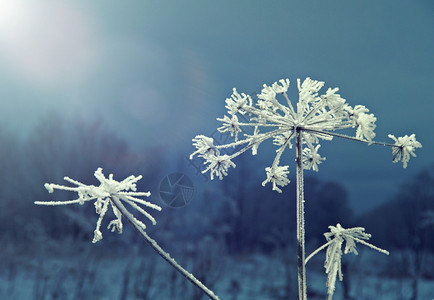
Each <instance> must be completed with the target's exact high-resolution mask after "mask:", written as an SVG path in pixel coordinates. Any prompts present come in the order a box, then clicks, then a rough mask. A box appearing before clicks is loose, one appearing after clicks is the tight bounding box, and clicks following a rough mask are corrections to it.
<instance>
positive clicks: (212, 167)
mask: <svg viewBox="0 0 434 300" xmlns="http://www.w3.org/2000/svg"><path fill="white" fill-rule="evenodd" d="M205 164H208V167H207V168H206V169H205V172H206V171H210V175H211V180H212V179H214V174H215V175H217V177H218V178H219V179H220V180H222V179H223V175H224V176H227V175H228V169H229V168H230V167H233V168H235V164H234V163H233V162H232V161H231V159H230V156H229V155H226V154H225V155H217V156H216V155H209V156H207V157H206V162H205Z"/></svg>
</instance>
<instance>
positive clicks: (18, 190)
mask: <svg viewBox="0 0 434 300" xmlns="http://www.w3.org/2000/svg"><path fill="white" fill-rule="evenodd" d="M433 53H434V3H433V2H432V1H429V0H421V1H413V2H409V1H401V0H399V1H392V0H387V1H381V3H379V2H377V1H364V2H363V3H354V2H352V3H342V2H339V1H334V0H333V1H326V2H325V1H324V2H312V1H305V2H303V3H301V2H295V1H269V2H261V1H219V2H213V3H211V2H200V1H180V2H175V1H158V2H154V1H138V0H137V1H127V2H125V1H124V2H119V1H92V2H89V1H82V0H79V1H54V0H46V1H44V2H35V1H28V0H14V1H0V103H1V106H0V257H1V259H0V298H1V299H202V297H203V296H202V295H201V294H200V293H199V292H198V291H197V290H196V288H195V287H193V286H190V283H188V282H185V280H184V279H183V278H182V277H181V276H180V275H178V274H176V273H174V271H172V270H171V269H170V267H169V266H166V264H165V262H164V261H163V260H162V259H161V258H160V257H158V256H157V255H156V254H155V253H153V252H152V251H151V250H150V249H149V247H148V246H147V245H146V244H145V243H143V241H141V240H140V239H139V237H137V236H136V235H135V233H134V231H133V230H130V228H128V227H129V226H128V225H125V227H126V228H125V232H124V234H123V235H122V236H118V235H116V234H112V233H110V232H109V231H108V230H105V228H104V230H103V236H104V239H103V240H102V241H100V242H99V243H98V244H96V245H93V244H92V243H91V240H92V237H93V230H94V228H95V224H96V221H97V215H96V214H95V211H94V207H93V205H91V204H88V205H84V206H80V205H75V206H68V207H39V206H35V205H34V204H33V202H34V201H44V200H47V201H48V200H68V199H74V197H75V196H76V195H74V194H71V193H67V192H63V193H62V192H57V191H56V192H55V193H54V194H48V193H47V191H46V190H45V189H44V186H43V185H44V183H45V182H50V183H58V184H64V181H63V177H64V176H69V177H71V178H73V179H76V180H79V181H81V182H83V183H86V184H95V185H97V184H98V181H97V180H96V179H95V178H94V176H93V173H94V171H95V170H96V169H97V168H98V167H102V168H103V170H104V173H105V174H106V175H108V174H109V173H114V177H115V179H117V180H122V179H124V178H126V177H127V176H129V175H131V174H133V175H140V174H141V175H143V179H142V180H141V181H139V184H138V189H139V190H140V191H151V193H152V195H151V197H150V198H149V200H150V201H151V202H153V203H156V204H158V205H161V206H162V207H163V210H162V212H157V213H155V214H154V216H155V218H156V219H157V225H156V226H152V225H151V224H149V234H150V235H151V236H152V237H153V238H155V239H156V240H157V241H158V242H159V243H160V244H161V246H162V247H163V248H165V249H166V250H167V251H168V252H170V253H171V254H173V256H174V257H175V258H176V259H177V260H178V262H180V264H181V265H184V266H185V267H186V268H187V269H189V270H190V271H192V272H193V273H194V274H195V275H196V276H197V277H198V278H199V279H201V280H202V281H203V282H204V283H206V284H207V285H208V286H209V287H210V288H211V289H213V290H214V291H215V292H216V294H217V295H219V296H220V297H221V298H222V299H294V297H295V295H296V293H297V277H296V254H295V253H296V245H295V181H292V182H291V183H290V184H289V185H288V186H287V187H285V188H284V191H283V194H277V193H275V192H272V191H271V187H270V186H266V187H262V185H261V182H262V181H263V180H264V179H265V177H266V176H265V171H264V169H265V167H267V166H269V165H270V164H271V162H272V160H273V158H274V153H275V152H274V151H275V148H274V146H273V145H272V144H271V142H269V144H268V145H265V143H264V144H263V145H261V146H260V148H259V151H258V155H257V156H255V157H252V156H250V153H246V154H245V155H244V156H241V157H239V158H238V159H237V160H236V161H235V162H236V164H237V167H236V168H235V169H231V170H230V172H229V175H228V176H227V177H226V178H225V179H224V180H222V181H220V180H214V181H211V180H209V178H208V176H207V175H202V174H201V173H200V170H201V169H203V166H202V165H201V163H202V162H201V161H200V160H193V161H190V160H188V156H189V155H190V153H192V152H193V151H194V150H195V149H194V147H193V146H192V141H191V139H192V138H193V137H194V136H196V135H198V134H204V135H208V136H213V137H214V138H215V139H223V138H224V137H222V136H220V135H219V134H218V133H217V132H216V131H215V130H216V128H217V127H219V126H220V124H219V122H218V121H216V118H217V117H223V115H224V114H225V113H226V109H225V107H224V106H225V99H226V98H228V97H230V95H231V93H232V88H234V87H236V88H237V90H238V91H239V92H244V93H246V94H251V95H252V96H253V97H254V96H255V94H257V93H260V91H261V88H262V84H264V83H266V84H272V83H273V82H275V81H277V80H279V79H281V78H289V79H290V80H291V87H290V96H291V95H296V79H297V78H301V79H304V78H305V77H311V78H312V79H317V80H322V81H325V82H326V84H325V89H326V88H328V87H331V88H333V87H339V88H340V94H341V95H342V97H343V98H345V99H346V100H347V102H348V103H349V104H350V105H351V106H354V105H357V104H361V105H365V106H366V107H368V108H369V109H370V112H371V113H373V114H374V115H375V116H376V117H377V122H376V124H377V128H376V130H375V132H376V134H377V136H376V138H375V140H378V141H385V142H392V141H391V140H390V139H389V138H388V137H387V135H388V134H389V133H391V134H394V135H396V136H403V135H405V134H411V133H415V134H416V138H417V140H418V141H420V142H421V143H422V144H423V148H421V149H418V150H417V152H416V154H417V157H416V158H412V159H411V160H410V162H409V165H408V167H407V168H406V169H403V168H402V163H397V164H393V163H392V155H391V149H390V148H386V147H379V146H374V145H371V146H366V145H364V144H360V143H353V142H350V141H348V140H339V139H336V138H335V139H334V140H333V141H331V142H328V141H324V142H322V144H321V145H322V147H321V155H322V156H325V157H326V158H327V160H326V161H325V162H324V163H323V164H321V165H320V172H318V173H316V172H305V175H306V184H305V188H306V191H305V193H306V218H307V219H306V231H307V240H308V246H307V252H311V251H313V250H314V249H316V248H317V247H319V246H320V245H322V244H323V243H324V241H325V239H324V236H323V233H324V232H326V231H328V228H327V226H328V225H336V223H338V222H339V223H341V224H342V226H344V227H346V226H364V227H366V231H367V232H369V233H371V234H372V236H373V237H372V239H371V241H372V242H373V243H374V244H375V245H377V246H379V247H381V248H385V249H388V250H390V251H391V253H392V254H391V255H390V256H388V257H387V256H384V255H382V254H377V253H373V251H371V250H369V249H363V247H359V248H360V249H359V250H360V251H359V252H360V254H359V255H358V256H354V255H352V254H350V255H348V260H347V257H345V260H344V265H343V271H344V281H343V283H339V284H338V287H337V291H336V295H335V298H334V299H372V297H373V295H375V297H376V299H428V298H429V299H431V298H432V297H434V289H433V288H432V287H433V286H434V272H433V270H432V268H430V267H429V266H432V265H434V256H433V253H434V239H433V236H434V213H432V212H434V202H433V201H434V159H433V157H432V153H433V148H434V138H433V132H432V127H433V125H434V122H433V118H432V113H433V110H434V91H433V89H432V87H433V84H434V57H433ZM291 88H292V91H291ZM291 99H292V101H293V102H295V101H297V99H296V97H295V96H293V97H291ZM285 155H286V159H287V161H288V164H289V165H290V171H291V173H290V175H294V176H295V166H294V165H293V164H292V162H293V160H294V155H295V154H294V153H291V152H289V151H288V152H285ZM172 173H181V174H183V175H185V176H186V177H187V178H188V179H189V180H190V181H191V183H192V185H193V188H194V193H193V194H192V195H189V199H188V200H189V202H188V204H186V205H183V206H180V207H176V208H175V207H170V206H167V205H166V204H165V203H164V201H163V200H164V199H162V198H161V195H160V190H161V187H160V184H161V183H162V182H163V181H164V178H166V176H167V175H169V174H172ZM105 221H106V224H104V223H103V227H105V226H107V224H108V221H109V218H107V217H106V219H105ZM351 256H352V257H351ZM323 260H324V253H320V254H318V255H317V256H316V257H315V259H313V260H312V261H311V262H309V266H308V289H309V299H324V298H325V295H326V293H327V289H326V287H325V281H326V276H325V274H323V273H324V271H323V266H322V264H323ZM430 297H431V298H430Z"/></svg>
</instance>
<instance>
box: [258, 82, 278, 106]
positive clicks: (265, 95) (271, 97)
mask: <svg viewBox="0 0 434 300" xmlns="http://www.w3.org/2000/svg"><path fill="white" fill-rule="evenodd" d="M258 98H259V99H262V100H266V101H270V102H273V101H275V100H276V92H275V91H274V89H273V88H272V87H270V86H268V85H266V84H264V85H263V88H262V91H261V93H260V94H259V95H258Z"/></svg>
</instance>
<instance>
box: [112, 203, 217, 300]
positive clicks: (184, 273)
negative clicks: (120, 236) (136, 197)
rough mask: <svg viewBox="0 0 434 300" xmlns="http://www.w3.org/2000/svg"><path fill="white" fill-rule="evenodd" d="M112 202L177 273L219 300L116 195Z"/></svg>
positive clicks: (215, 299) (210, 296) (212, 297)
mask: <svg viewBox="0 0 434 300" xmlns="http://www.w3.org/2000/svg"><path fill="white" fill-rule="evenodd" d="M111 201H112V204H114V206H116V208H117V209H118V210H119V211H120V212H121V213H122V215H123V216H124V217H125V218H126V219H127V221H128V222H129V223H130V224H131V225H132V226H133V227H134V229H135V230H136V231H137V233H138V234H139V235H140V236H141V237H142V238H143V239H144V240H145V242H146V243H148V244H149V246H151V248H152V249H154V250H155V251H156V252H157V253H158V254H159V255H160V256H161V257H162V258H163V259H164V260H165V261H167V262H168V263H169V264H170V265H171V266H172V267H173V268H175V269H176V270H177V271H178V272H179V273H181V274H182V276H184V277H185V278H186V279H188V280H189V281H190V282H191V283H193V284H194V285H195V286H197V287H198V288H199V289H201V290H202V292H204V293H205V294H206V295H207V296H208V297H209V298H210V299H213V300H219V297H217V295H215V294H214V293H213V291H211V290H210V289H209V288H207V287H206V286H205V285H204V284H203V283H202V282H200V281H199V280H198V279H197V278H196V277H194V275H193V274H191V273H190V272H188V271H187V270H186V269H184V268H183V267H181V265H179V264H178V263H177V262H176V261H175V260H174V259H173V258H172V257H171V256H170V254H169V253H167V252H166V251H164V250H163V249H162V248H161V247H160V246H159V245H158V244H157V242H156V241H155V240H154V239H152V238H151V237H150V236H149V235H148V234H147V233H146V232H145V231H144V230H143V229H142V228H141V227H140V226H139V225H138V224H137V222H136V218H135V217H134V216H133V214H131V213H130V212H129V211H128V210H127V209H126V208H125V206H124V205H123V204H122V202H121V201H120V200H119V198H118V197H116V196H113V197H111Z"/></svg>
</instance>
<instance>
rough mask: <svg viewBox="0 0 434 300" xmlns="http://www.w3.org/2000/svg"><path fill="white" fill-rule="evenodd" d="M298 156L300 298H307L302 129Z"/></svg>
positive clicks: (297, 148) (297, 140)
mask: <svg viewBox="0 0 434 300" xmlns="http://www.w3.org/2000/svg"><path fill="white" fill-rule="evenodd" d="M296 131H297V139H296V157H297V171H296V177H297V180H296V181H297V247H298V299H299V300H307V292H306V266H305V242H304V240H305V237H304V236H305V231H304V229H305V228H304V192H303V190H304V187H303V184H304V183H303V165H302V163H301V157H302V155H301V154H302V149H301V147H302V141H301V131H300V129H297V130H296Z"/></svg>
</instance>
